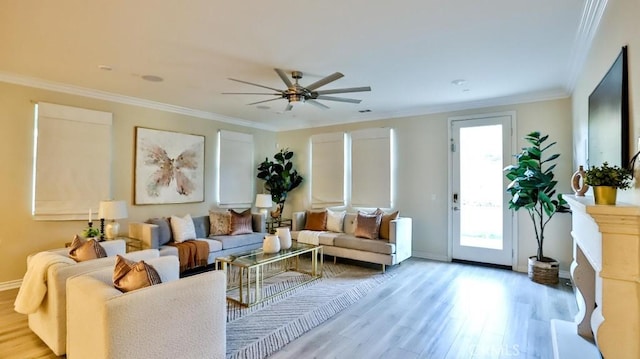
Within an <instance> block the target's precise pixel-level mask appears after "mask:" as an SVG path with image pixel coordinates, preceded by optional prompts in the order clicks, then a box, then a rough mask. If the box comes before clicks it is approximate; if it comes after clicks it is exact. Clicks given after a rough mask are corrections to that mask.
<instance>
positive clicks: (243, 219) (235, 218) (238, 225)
mask: <svg viewBox="0 0 640 359" xmlns="http://www.w3.org/2000/svg"><path fill="white" fill-rule="evenodd" d="M229 213H231V218H230V219H229V227H230V233H229V234H231V235H236V234H249V233H253V225H252V224H251V208H249V209H247V210H246V211H244V212H242V213H238V212H236V211H234V210H232V209H231V210H229Z"/></svg>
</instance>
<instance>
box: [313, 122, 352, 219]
mask: <svg viewBox="0 0 640 359" xmlns="http://www.w3.org/2000/svg"><path fill="white" fill-rule="evenodd" d="M344 147H345V134H344V133H342V132H340V133H329V134H321V135H313V136H311V206H312V207H314V208H320V207H332V206H343V205H344V204H345V200H344V199H345V195H344V194H345V190H344V187H345V181H344V175H345V169H344V168H345V160H344V159H345V150H344ZM339 179H342V181H340V180H339Z"/></svg>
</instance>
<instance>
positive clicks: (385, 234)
mask: <svg viewBox="0 0 640 359" xmlns="http://www.w3.org/2000/svg"><path fill="white" fill-rule="evenodd" d="M374 213H380V214H382V221H380V234H379V235H380V239H386V240H389V239H390V234H389V227H390V223H391V221H393V220H395V219H398V216H399V215H400V214H399V212H398V211H395V212H392V213H384V211H382V210H381V209H380V208H378V209H376V211H375V212H374Z"/></svg>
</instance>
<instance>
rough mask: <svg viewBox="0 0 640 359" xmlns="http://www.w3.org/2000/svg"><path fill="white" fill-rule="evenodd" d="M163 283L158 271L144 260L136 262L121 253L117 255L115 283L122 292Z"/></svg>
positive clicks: (114, 270) (114, 269)
mask: <svg viewBox="0 0 640 359" xmlns="http://www.w3.org/2000/svg"><path fill="white" fill-rule="evenodd" d="M159 283H162V281H161V280H160V275H159V274H158V272H157V271H156V270H155V269H154V268H153V267H152V266H150V265H148V264H147V263H145V262H144V261H139V262H134V261H131V260H128V259H126V258H124V257H122V256H121V255H119V254H118V255H117V256H116V264H115V266H114V268H113V285H114V286H115V287H116V288H118V289H119V290H120V291H121V292H123V293H126V292H130V291H132V290H136V289H140V288H144V287H149V286H152V285H154V284H159Z"/></svg>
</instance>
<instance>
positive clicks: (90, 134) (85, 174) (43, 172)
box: [33, 103, 112, 220]
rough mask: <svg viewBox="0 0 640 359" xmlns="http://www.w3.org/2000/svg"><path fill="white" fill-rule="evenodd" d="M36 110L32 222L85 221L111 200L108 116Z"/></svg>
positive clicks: (71, 109) (50, 107)
mask: <svg viewBox="0 0 640 359" xmlns="http://www.w3.org/2000/svg"><path fill="white" fill-rule="evenodd" d="M36 108H37V118H36V121H37V122H36V131H37V132H36V134H37V135H36V148H35V156H36V157H35V165H34V191H33V196H34V198H33V215H34V218H35V219H37V220H84V219H88V217H89V210H90V209H91V211H92V212H94V213H96V212H97V211H98V206H99V203H100V201H101V200H104V199H107V198H110V192H111V188H110V180H111V123H112V114H111V113H108V112H101V111H93V110H86V109H81V108H75V107H69V106H62V105H55V104H50V103H39V104H38V105H37V107H36Z"/></svg>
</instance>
